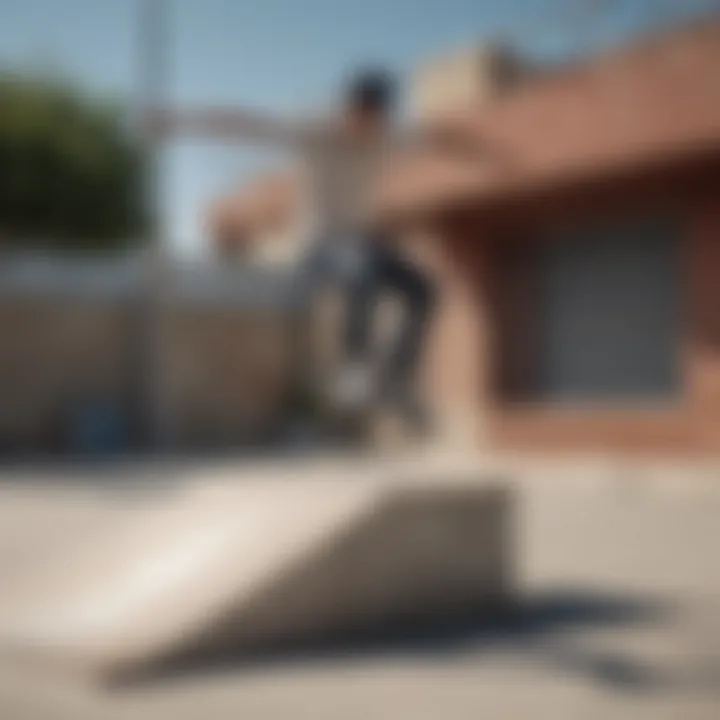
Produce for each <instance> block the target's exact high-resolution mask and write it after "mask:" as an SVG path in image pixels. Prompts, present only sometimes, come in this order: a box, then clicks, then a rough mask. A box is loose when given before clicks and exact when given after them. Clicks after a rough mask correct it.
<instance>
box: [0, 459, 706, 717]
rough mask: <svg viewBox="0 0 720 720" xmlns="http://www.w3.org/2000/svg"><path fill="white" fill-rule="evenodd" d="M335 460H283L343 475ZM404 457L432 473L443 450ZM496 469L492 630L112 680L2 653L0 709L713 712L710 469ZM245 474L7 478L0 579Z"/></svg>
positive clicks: (199, 467) (109, 471) (144, 713)
mask: <svg viewBox="0 0 720 720" xmlns="http://www.w3.org/2000/svg"><path fill="white" fill-rule="evenodd" d="M346 462H350V461H348V460H340V459H334V460H328V461H326V462H325V463H322V464H319V465H313V464H310V463H309V461H306V462H305V464H304V465H297V464H290V467H291V469H292V472H301V473H313V472H332V471H333V470H332V469H333V468H334V467H337V468H338V472H339V471H340V469H341V468H342V466H343V463H346ZM454 462H455V464H456V466H457V467H458V468H461V469H462V468H468V469H469V468H471V467H473V466H474V464H475V462H474V461H473V462H470V461H466V460H463V461H461V460H460V459H458V458H455V459H454ZM401 465H402V471H403V472H405V471H407V470H409V469H411V468H412V467H417V466H418V465H421V466H422V467H423V468H424V469H425V470H426V471H431V470H432V471H439V470H438V468H442V467H446V466H447V465H448V460H447V458H443V459H436V460H433V461H431V459H430V458H426V459H424V461H423V462H421V463H419V462H418V459H417V458H415V459H414V460H413V461H408V462H405V461H403V463H401ZM491 465H492V467H491V468H490V471H491V472H494V473H498V472H500V473H503V474H508V476H509V477H512V479H513V482H515V483H516V484H517V488H518V494H519V498H520V504H519V509H518V515H517V521H516V522H517V530H518V556H519V590H520V606H519V608H518V609H517V610H516V611H515V613H514V614H513V615H512V616H511V617H509V618H508V619H506V620H505V621H504V622H503V624H502V625H500V626H498V625H494V626H492V625H491V626H488V625H486V624H483V623H477V624H473V626H464V627H455V628H447V629H445V630H443V631H442V632H440V631H433V632H428V633H417V634H415V635H412V636H408V635H403V636H397V637H392V638H387V639H386V640H385V641H384V642H382V641H380V642H377V641H376V642H373V643H365V644H359V643H358V644H355V645H353V646H345V647H342V648H325V649H315V650H309V649H308V650H307V651H306V652H301V653H296V654H294V655H292V656H290V655H288V656H285V657H275V658H268V659H265V660H263V661H260V662H256V663H247V662H245V663H240V662H239V661H233V660H232V659H227V658H225V659H222V660H221V659H218V660H216V661H214V662H211V661H207V662H206V663H205V664H203V665H201V664H198V665H196V666H191V667H186V668H183V669H182V670H178V671H176V672H174V673H170V674H168V675H167V676H165V677H162V678H157V679H155V680H154V681H152V682H148V683H145V684H142V685H137V686H132V687H127V688H122V689H114V690H109V689H105V690H99V689H97V688H91V687H88V686H83V685H81V684H79V683H78V682H77V681H76V679H74V678H70V677H64V678H63V677H59V676H58V675H57V674H54V675H50V674H44V675H43V674H41V673H40V672H38V671H37V670H35V671H33V672H30V671H29V670H27V669H20V668H19V667H14V666H13V665H12V664H10V663H9V662H8V661H4V663H3V664H2V665H0V718H2V719H3V720H25V719H26V718H27V719H28V720H29V719H32V718H37V719H42V720H45V719H47V720H65V719H67V720H76V719H77V720H85V719H86V718H87V720H104V719H105V718H123V719H125V718H127V719H129V718H133V719H138V720H144V719H145V718H147V719H150V718H153V719H154V718H168V719H170V718H173V719H175V718H178V719H180V720H181V719H182V718H207V719H208V720H210V719H212V720H215V718H218V719H221V718H237V717H243V718H252V719H254V718H312V720H318V719H319V718H332V719H333V720H335V719H344V718H348V719H352V718H363V719H365V718H367V717H369V716H374V717H379V718H389V719H390V718H392V719H393V720H395V719H396V718H412V719H413V720H415V719H418V718H419V719H423V718H428V719H429V718H433V719H435V718H441V719H442V720H453V719H455V718H468V719H473V720H474V719H475V718H481V717H490V718H493V720H494V719H495V718H525V717H527V718H538V717H542V718H545V717H547V718H561V719H562V718H569V719H571V720H576V719H579V720H582V719H584V718H591V719H592V718H598V719H599V718H632V719H635V718H653V719H655V718H660V719H663V718H673V719H675V718H676V719H677V720H695V719H698V720H705V719H707V720H714V718H717V717H720V563H718V561H717V555H716V553H717V549H718V548H720V492H718V486H720V477H717V485H715V469H713V468H707V467H702V468H698V467H686V468H683V467H682V466H681V465H677V466H672V467H671V466H669V465H665V466H660V467H654V468H650V469H648V468H647V467H641V466H638V465H634V464H626V465H623V466H618V465H616V464H607V463H605V464H603V463H602V462H597V463H588V464H582V463H575V464H573V463H569V462H565V463H562V464H560V465H558V466H551V465H544V466H543V467H542V468H540V466H537V465H532V466H530V465H528V464H523V463H518V462H514V463H513V462H495V463H492V464H491ZM321 467H322V469H320V468H321ZM368 467H370V466H369V465H368ZM509 468H510V469H512V471H513V472H511V473H509V471H508V469H509ZM262 472H267V473H270V474H272V473H274V472H278V473H286V472H288V464H287V463H284V464H280V463H278V464H277V465H274V464H267V463H266V464H264V466H263V470H262ZM243 474H244V471H241V470H240V469H239V466H238V464H237V463H235V462H233V461H230V460H226V461H215V462H213V463H204V462H202V461H192V462H190V461H183V462H168V463H156V464H151V465H147V464H132V465H130V464H128V465H125V466H121V467H116V468H112V467H105V468H101V467H89V468H88V467H84V468H69V467H65V468H62V469H57V468H53V467H51V466H47V465H46V466H44V467H37V468H34V469H33V468H23V469H15V470H11V469H6V470H2V471H0V587H1V586H5V587H8V586H9V585H10V584H12V582H13V576H14V575H16V574H19V573H21V572H24V571H25V570H26V568H27V566H29V565H32V564H33V563H35V562H37V559H38V558H46V557H48V555H49V554H50V553H56V554H58V556H61V555H62V552H63V551H64V549H65V548H69V547H71V546H72V545H75V544H78V543H83V542H92V541H93V538H94V537H97V533H100V532H106V531H107V530H108V528H110V527H112V526H113V525H114V524H116V523H118V524H122V523H123V521H124V519H125V517H126V516H127V515H128V514H130V513H133V512H134V511H135V509H136V508H137V507H138V505H145V504H146V503H148V502H162V499H163V497H164V495H165V494H166V493H172V492H173V491H174V490H175V489H176V488H177V487H178V485H179V484H183V483H195V482H213V481H218V478H221V479H222V481H228V479H230V480H231V481H242V478H243ZM179 601H181V599H180V598H179Z"/></svg>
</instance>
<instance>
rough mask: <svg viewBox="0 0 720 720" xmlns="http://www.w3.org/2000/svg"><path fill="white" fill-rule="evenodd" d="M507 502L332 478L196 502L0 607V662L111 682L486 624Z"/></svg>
mask: <svg viewBox="0 0 720 720" xmlns="http://www.w3.org/2000/svg"><path fill="white" fill-rule="evenodd" d="M509 512H510V497H509V495H508V493H507V491H506V490H504V489H502V488H499V487H496V486H491V485H488V484H484V483H481V482H476V481H474V480H469V481H448V480H447V479H444V480H438V481H433V480H424V481H419V480H399V479H397V478H394V477H390V476H378V477H374V478H372V479H371V478H368V477H365V476H362V477H355V478H352V477H346V478H343V477H339V478H328V479H323V478H319V479H318V478H315V479H312V480H304V479H300V478H295V479H285V480H277V479H269V478H268V479H263V480H257V481H245V480H235V481H227V482H214V483H212V484H208V485H201V486H199V487H190V488H188V489H186V490H184V491H182V492H178V493H177V494H176V495H175V496H174V497H169V498H166V499H164V500H162V501H156V502H155V503H154V504H153V505H152V506H148V507H146V508H144V509H143V510H142V511H141V512H139V514H138V516H137V517H135V518H133V519H132V520H131V521H129V522H127V525H126V527H123V528H108V531H107V533H105V536H103V537H89V538H87V546H86V547H84V548H83V550H82V552H78V553H76V554H75V556H73V557H69V558H67V557H61V558H52V559H49V562H48V566H47V567H44V568H39V569H36V571H35V572H34V573H33V576H32V577H30V576H28V577H27V578H25V580H24V581H23V582H19V583H17V585H16V587H14V588H12V589H11V592H9V593H5V594H4V596H3V599H2V601H0V649H2V650H4V651H13V652H15V653H18V654H20V655H22V656H25V657H26V658H27V659H32V660H41V661H51V662H53V663H59V664H62V665H63V666H68V665H70V666H72V667H77V668H78V669H82V670H84V671H87V672H90V673H92V674H94V675H98V676H102V677H106V678H109V677H112V676H113V675H115V674H119V673H124V672H133V671H137V670H141V669H143V668H145V667H146V666H148V665H153V664H155V663H161V662H163V661H166V660H170V659H172V658H174V657H176V656H178V655H183V654H186V653H191V652H195V651H199V650H208V649H210V650H214V649H217V650H220V649H227V648H229V647H232V648H239V649H246V650H249V651H251V650H254V649H258V648H262V647H265V646H268V645H272V644H274V643H284V642H288V641H296V640H298V641H302V640H306V639H307V640H312V639H318V638H322V637H324V636H327V635H331V634H332V633H335V632H343V631H352V630H359V629H362V628H363V627H366V626H369V625H372V624H376V623H382V622H385V621H390V620H406V619H410V618H413V617H418V618H420V617H430V616H437V615H448V614H451V613H457V612H467V611H472V610H477V609H480V608H482V607H483V605H484V604H487V603H492V604H496V603H498V602H501V601H502V600H503V599H505V598H506V596H507V594H508V592H509V588H510V577H509V575H510V569H511V568H510V561H511V558H510V557H509V552H510V549H511V548H510V547H509V545H508V542H509V537H508V535H509V524H508V523H509Z"/></svg>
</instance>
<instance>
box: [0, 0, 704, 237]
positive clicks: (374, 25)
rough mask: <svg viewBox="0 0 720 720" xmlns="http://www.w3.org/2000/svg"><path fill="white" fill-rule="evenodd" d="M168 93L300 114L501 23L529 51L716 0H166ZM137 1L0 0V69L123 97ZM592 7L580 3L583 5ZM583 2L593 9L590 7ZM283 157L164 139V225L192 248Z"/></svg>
mask: <svg viewBox="0 0 720 720" xmlns="http://www.w3.org/2000/svg"><path fill="white" fill-rule="evenodd" d="M167 1H168V5H169V7H170V24H169V30H170V37H171V40H170V43H169V52H168V66H169V69H168V73H167V75H168V77H167V96H168V97H169V99H170V100H171V101H172V102H178V103H183V104H189V103H215V104H243V105H250V106H255V107H259V108H267V109H268V110H272V111H276V112H298V111H299V112H302V111H304V110H308V109H310V108H313V107H316V106H318V105H322V104H324V103H327V102H329V101H330V100H331V98H332V92H333V89H334V88H336V87H337V85H338V83H339V81H341V79H342V78H343V76H344V75H345V74H346V73H347V72H348V70H350V69H351V68H352V67H353V66H354V65H357V64H358V63H366V62H368V61H371V62H373V63H381V64H384V65H387V66H389V67H391V68H393V69H395V70H396V71H398V72H399V73H406V72H408V71H410V70H411V69H412V67H413V66H414V65H415V64H416V63H417V62H418V61H420V60H422V59H423V58H424V57H425V56H427V55H429V54H434V53H437V52H439V51H442V50H443V49H446V48H449V47H452V46H453V45H457V44H463V43H468V42H471V41H475V40H477V39H478V38H482V37H485V36H492V35H495V34H497V33H499V32H505V33H508V32H509V33H510V34H511V36H513V37H514V38H515V39H516V41H517V42H518V43H519V44H520V45H521V46H522V47H523V49H524V50H525V51H526V52H528V53H530V54H532V55H535V56H537V57H541V58H563V57H565V56H567V55H568V54H571V53H584V52H589V51H591V50H592V49H594V48H596V47H602V46H604V45H607V44H609V43H613V42H618V41H622V39H624V38H626V37H628V36H629V35H632V34H633V33H636V32H638V31H641V30H642V29H643V28H644V27H647V25H648V24H649V23H651V22H655V21H657V20H658V19H659V13H660V11H661V9H662V8H668V9H667V11H666V15H665V18H664V19H667V20H670V19H672V18H673V17H680V16H682V15H687V14H691V13H693V12H695V11H698V10H703V9H706V8H708V7H709V6H712V5H713V3H714V2H715V3H716V2H717V0H675V1H673V0H604V1H603V0H167ZM140 2H141V0H0V67H2V66H8V65H11V66H14V67H17V68H21V69H22V68H34V69H38V70H43V71H52V72H57V73H61V74H63V75H65V76H69V77H70V78H73V79H75V80H77V81H78V82H80V83H82V84H83V85H85V86H87V87H89V88H91V89H93V90H98V91H100V92H102V93H107V94H111V95H120V96H122V97H130V96H131V95H132V91H133V87H134V84H135V82H136V78H137V60H136V55H137V42H136V37H137V35H136V25H137V16H138V7H139V3H140ZM587 8H590V11H587ZM592 8H599V9H598V10H597V11H596V12H595V13H592V12H591V10H592ZM279 161H281V159H280V158H279V157H277V156H273V155H271V154H268V153H259V152H257V151H252V150H249V149H242V148H231V147H227V146H214V145H211V144H202V143H192V144H191V143H182V144H175V145H173V146H172V147H171V148H169V149H168V151H167V153H166V158H165V162H164V173H163V196H164V214H165V218H166V227H167V228H168V232H169V234H170V236H171V237H172V238H173V242H174V244H175V246H176V247H177V248H178V249H180V250H183V251H195V250H197V249H199V248H200V247H201V245H202V230H201V227H200V219H201V209H202V207H203V205H204V204H205V203H206V202H207V200H208V199H209V198H211V197H212V196H213V195H215V194H217V193H218V192H220V191H222V190H223V189H224V188H227V187H229V186H231V185H232V184H233V182H235V181H237V179H238V178H242V177H244V176H246V175H247V174H248V173H250V172H252V171H253V170H255V169H258V168H262V167H264V166H267V165H268V164H272V163H277V162H279Z"/></svg>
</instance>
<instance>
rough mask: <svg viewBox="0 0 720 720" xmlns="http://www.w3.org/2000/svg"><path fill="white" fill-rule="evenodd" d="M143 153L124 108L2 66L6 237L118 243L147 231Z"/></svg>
mask: <svg viewBox="0 0 720 720" xmlns="http://www.w3.org/2000/svg"><path fill="white" fill-rule="evenodd" d="M142 176H143V172H142V153H141V150H140V147H139V145H138V143H137V141H136V140H135V139H134V138H133V137H132V136H131V134H130V133H129V132H128V131H127V129H126V127H125V126H124V125H123V122H122V115H121V113H119V112H118V110H117V108H116V107H114V106H113V105H111V104H109V103H103V102H100V101H97V100H96V99H93V98H90V97H88V96H85V95H84V94H83V93H81V92H79V91H78V90H77V89H75V88H73V87H72V86H70V85H68V84H65V83H63V82H61V81H56V80H48V79H44V78H37V77H22V76H17V75H9V74H6V75H3V74H0V244H2V245H4V246H6V247H7V246H8V245H9V246H14V247H23V248H31V247H32V248H37V247H44V248H56V249H62V250H90V251H98V250H115V249H121V248H124V247H127V246H128V245H129V244H130V243H132V242H135V241H137V239H138V238H141V237H142V236H143V233H144V230H145V224H146V223H145V217H146V212H145V208H144V203H143V199H142V196H143V193H142Z"/></svg>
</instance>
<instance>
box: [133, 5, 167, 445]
mask: <svg viewBox="0 0 720 720" xmlns="http://www.w3.org/2000/svg"><path fill="white" fill-rule="evenodd" d="M167 11H168V0H140V6H139V17H138V28H137V30H138V67H137V72H138V77H137V91H138V107H139V111H140V116H141V121H142V119H143V118H147V116H148V115H149V114H150V112H152V111H153V110H156V109H157V108H159V107H162V103H163V102H164V96H165V79H166V66H165V63H166V49H167V47H166V46H167V42H166V41H167ZM142 142H143V147H144V156H145V177H144V182H145V188H144V189H145V197H146V202H147V211H148V213H149V218H148V219H149V227H148V236H147V238H146V242H145V253H144V260H145V263H144V267H143V271H144V272H143V276H142V277H143V282H142V286H141V287H142V290H141V293H142V298H141V303H140V329H141V332H140V346H141V347H140V355H141V363H140V364H141V368H140V384H141V387H140V393H139V395H140V402H141V405H142V409H141V425H142V436H143V440H144V441H145V442H146V443H147V445H148V446H149V447H150V448H152V449H154V450H162V449H166V448H167V447H168V445H169V444H170V441H171V426H170V420H171V415H170V412H169V404H168V400H169V398H168V392H167V390H168V387H167V373H166V364H165V362H164V360H165V357H164V356H165V322H164V320H165V317H164V316H165V312H164V311H165V308H166V306H167V299H168V298H167V291H168V280H169V278H168V271H169V263H168V260H169V258H168V248H167V247H166V242H165V237H164V228H163V224H162V221H161V216H160V202H161V162H162V146H161V142H160V141H159V139H158V138H157V137H156V136H155V135H154V133H153V132H152V131H151V130H150V129H148V127H147V124H146V123H144V124H143V137H142Z"/></svg>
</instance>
